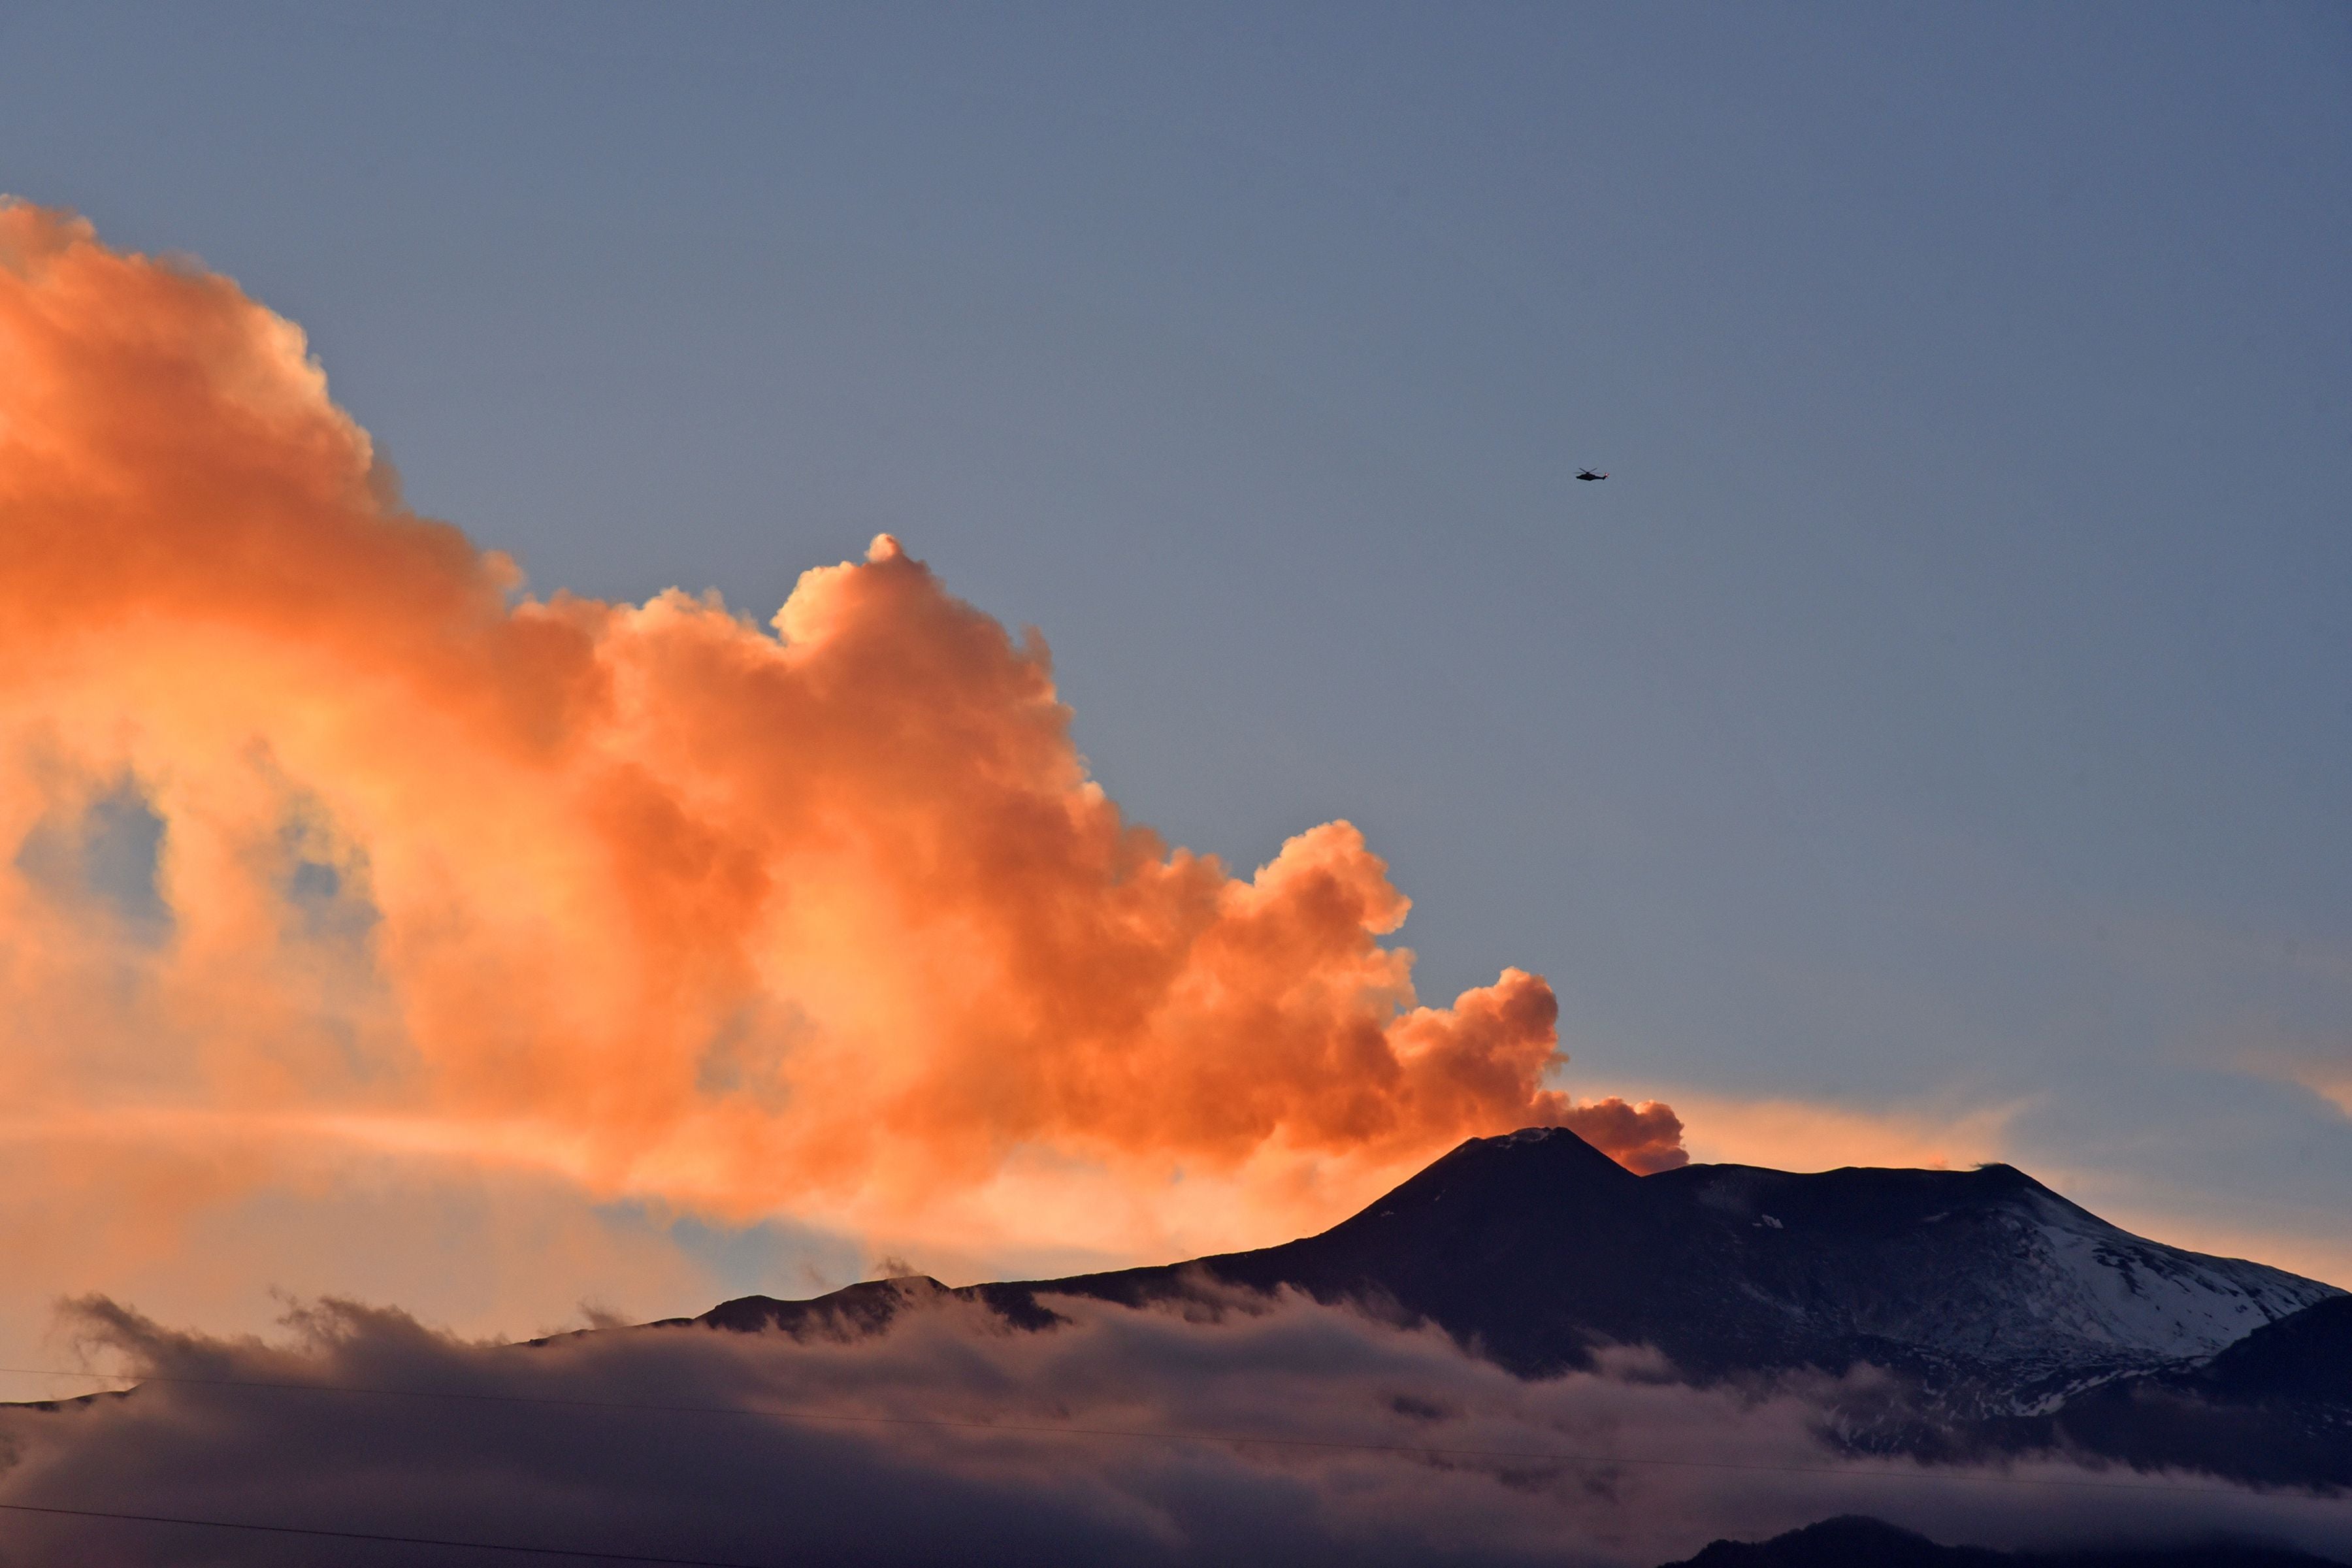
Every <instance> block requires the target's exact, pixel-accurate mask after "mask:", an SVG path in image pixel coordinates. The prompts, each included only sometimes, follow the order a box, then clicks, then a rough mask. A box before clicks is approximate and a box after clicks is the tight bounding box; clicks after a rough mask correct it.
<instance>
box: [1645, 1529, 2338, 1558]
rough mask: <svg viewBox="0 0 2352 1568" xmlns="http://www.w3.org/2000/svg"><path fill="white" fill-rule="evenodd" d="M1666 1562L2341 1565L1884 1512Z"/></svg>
mask: <svg viewBox="0 0 2352 1568" xmlns="http://www.w3.org/2000/svg"><path fill="white" fill-rule="evenodd" d="M1664 1568H2337V1565H2336V1564H2333V1563H2329V1562H2328V1560H2327V1559H2326V1558H2324V1557H2314V1556H2312V1555H2311V1554H2310V1553H2309V1552H2294V1551H2288V1550H2286V1549H2284V1548H2282V1547H2275V1546H2262V1545H2254V1544H2247V1543H2241V1542H2226V1541H2213V1542H2200V1543H2197V1544H2194V1545H2186V1546H2169V1547H2157V1548H2147V1549H2140V1550H2133V1549H2128V1548H2125V1549H2110V1550H2105V1551H2086V1552H1994V1551H1991V1550H1990V1549H1988V1548H1985V1547H1981V1546H1938V1545H1937V1544H1936V1542H1932V1541H1930V1540H1928V1539H1927V1537H1926V1536H1924V1535H1917V1534H1915V1533H1913V1532H1912V1531H1907V1530H1898V1529H1897V1528H1895V1526H1894V1525H1891V1524H1888V1523H1886V1522H1885V1521H1881V1520H1875V1519H1858V1518H1853V1517H1847V1518H1843V1519H1825V1520H1823V1521H1822V1522H1821V1523H1819V1524H1809V1525H1807V1526H1805V1528H1804V1529H1802V1530H1792V1531H1789V1532H1788V1533H1787V1534H1786V1535H1776V1536H1774V1537H1773V1538H1772V1539H1771V1540H1769V1541H1755V1542H1742V1541H1718V1542H1714V1543H1713V1544H1712V1545H1710V1546H1708V1547H1707V1548H1706V1550H1705V1551H1703V1552H1700V1553H1699V1554H1698V1555H1697V1556H1696V1557H1691V1558H1686V1559H1685V1560H1684V1561H1683V1562H1680V1563H1667V1564H1665V1565H1664Z"/></svg>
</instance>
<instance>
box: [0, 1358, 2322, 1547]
mask: <svg viewBox="0 0 2352 1568" xmlns="http://www.w3.org/2000/svg"><path fill="white" fill-rule="evenodd" d="M0 1373H16V1374H19V1375H23V1376H29V1377H79V1378H90V1379H104V1380H108V1381H111V1382H118V1383H120V1382H124V1381H130V1380H129V1379H128V1378H127V1377H126V1375H125V1374H121V1373H99V1372H68V1371H66V1370H64V1369H62V1368H56V1367H21V1366H0ZM137 1381H138V1382H142V1383H159V1384H175V1385H186V1386H190V1387H200V1388H246V1389H256V1390H259V1391H263V1392H268V1393H290V1394H358V1395H362V1396H368V1397H376V1398H390V1399H444V1400H462V1401H474V1402H480V1403H485V1404H498V1405H548V1406H553V1407H556V1408H562V1409H584V1410H615V1411H640V1412H646V1413H651V1414H659V1415H733V1416H751V1417H755V1418H763V1419H767V1420H773V1421H788V1422H803V1423H810V1424H828V1423H829V1424H835V1425H844V1426H914V1427H936V1428H942V1429H945V1430H950V1431H960V1432H993V1433H1010V1434H1018V1435H1021V1436H1052V1437H1116V1438H1124V1439H1129V1440H1138V1441H1146V1442H1162V1443H1215V1444H1231V1445H1236V1446H1241V1447H1271V1448H1307V1449H1329V1450H1337V1451H1342V1452H1353V1453H1367V1454H1396V1455H1403V1456H1411V1457H1416V1458H1455V1459H1511V1460H1517V1461H1520V1462H1525V1463H1551V1464H1567V1465H1586V1466H1593V1467H1605V1466H1611V1465H1646V1466H1654V1467H1661V1468H1675V1469H1698V1470H1738V1471H1751V1472H1762V1473H1765V1474H1771V1475H1803V1476H1850V1477H1853V1478H1856V1479H1866V1480H1896V1481H1902V1480H1921V1481H1939V1482H1946V1483H1957V1484H1960V1485H1979V1484H1984V1485H2001V1486H2033V1487H2061V1488H2069V1489H2087V1490H2094V1491H2141V1492H2163V1493H2165V1494H2167V1495H2169V1496H2182V1495H2191V1496H2193V1495H2200V1494H2207V1495H2212V1496H2217V1497H2236V1496H2242V1495H2243V1493H2244V1491H2245V1489H2243V1488H2241V1487H2232V1486H2170V1485H2166V1484H2164V1483H2162V1482H2156V1481H2106V1480H2093V1479H2076V1478H2069V1477H2063V1476H2011V1475H1993V1474H1988V1473H1985V1472H1983V1471H1954V1470H1937V1469H1927V1468H1913V1469H1909V1470H1895V1469H1886V1468H1872V1467H1866V1466H1862V1465H1773V1464H1760V1463H1755V1462H1751V1461H1747V1460H1739V1459H1674V1458H1660V1457H1656V1456H1646V1455H1622V1454H1574V1453H1564V1452H1559V1451H1557V1450H1550V1449H1521V1448H1471V1447H1448V1446H1444V1445H1438V1444H1427V1443H1366V1442H1360V1441H1353V1440H1349V1439H1347V1438H1340V1437H1276V1436H1260V1435H1256V1434H1252V1433H1241V1432H1187V1431H1183V1430H1170V1429H1166V1428H1158V1429H1154V1428H1150V1427H1124V1426H1067V1425H1063V1424H1058V1423H1046V1422H1020V1421H970V1420H958V1419H955V1418H952V1417H949V1416H938V1415H853V1414H848V1413H845V1412H841V1411H833V1410H809V1409H804V1408H799V1407H795V1406H791V1405H765V1406H762V1405H677V1404H656V1403H651V1402H639V1401H635V1400H622V1399H578V1398H568V1397H562V1396H558V1395H551V1394H490V1393H484V1392H480V1391H478V1390H467V1389H432V1388H380V1387H373V1386H369V1385H366V1384H346V1383H284V1382H274V1381H268V1380H264V1379H258V1378H228V1377H177V1376H170V1375H162V1374H158V1375H151V1376H145V1377H142V1378H140V1379H138V1380H137ZM101 1392H103V1393H111V1394H127V1393H129V1392H130V1390H128V1389H108V1390H102V1391H101ZM82 1397H89V1396H87V1395H84V1396H82ZM43 1403H46V1402H43ZM2265 1495H2267V1496H2273V1497H2285V1498H2289V1499H2292V1500H2294V1501H2299V1502H2316V1503H2334V1504H2340V1503H2343V1502H2345V1501H2347V1499H2345V1498H2342V1497H2335V1496H2321V1495H2317V1494H2313V1493H2292V1492H2287V1493H2277V1492H2273V1493H2267V1494H2265ZM198 1522H201V1521H198ZM533 1550H536V1548H534V1549H533ZM575 1555H577V1554H576V1553H575ZM648 1561H658V1560H655V1559H649V1560H648Z"/></svg>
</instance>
